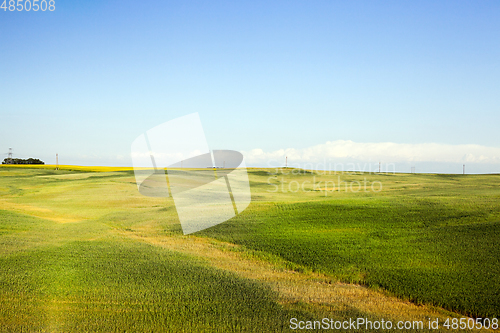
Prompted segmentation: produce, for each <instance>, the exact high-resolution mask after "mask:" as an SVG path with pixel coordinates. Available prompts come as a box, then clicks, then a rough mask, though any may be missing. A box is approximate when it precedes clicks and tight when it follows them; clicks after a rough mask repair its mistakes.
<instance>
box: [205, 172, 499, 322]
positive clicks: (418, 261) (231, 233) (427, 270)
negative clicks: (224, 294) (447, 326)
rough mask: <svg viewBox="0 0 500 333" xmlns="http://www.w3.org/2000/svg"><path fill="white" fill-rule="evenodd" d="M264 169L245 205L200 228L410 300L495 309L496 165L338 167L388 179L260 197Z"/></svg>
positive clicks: (495, 312)
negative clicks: (436, 169) (463, 168)
mask: <svg viewBox="0 0 500 333" xmlns="http://www.w3.org/2000/svg"><path fill="white" fill-rule="evenodd" d="M261 176H262V177H260V178H257V177H254V179H253V181H254V187H253V188H259V187H260V188H262V190H260V191H255V192H256V193H255V192H254V194H255V195H256V196H257V200H255V201H254V204H253V205H252V207H251V209H249V210H247V211H246V212H244V213H243V214H241V215H240V216H238V217H236V218H234V219H232V220H231V221H229V222H227V223H224V224H221V225H218V226H216V227H214V228H211V229H207V230H205V231H202V232H201V233H200V234H202V235H205V236H209V237H214V238H218V239H220V240H224V241H228V242H232V243H236V244H241V245H244V246H246V247H248V248H251V249H254V250H261V251H266V252H269V253H272V254H275V255H278V256H280V257H282V258H284V259H286V260H288V261H290V262H292V263H296V264H299V265H301V266H303V267H305V268H306V269H311V270H313V271H319V272H324V273H327V274H329V275H332V276H334V277H335V278H338V279H340V280H342V281H347V282H354V283H361V284H366V285H369V286H373V287H376V288H379V287H382V288H384V289H386V290H388V291H391V292H393V293H394V294H396V295H398V296H399V297H401V298H403V299H408V300H411V301H413V302H416V303H425V304H433V305H436V306H440V307H443V308H446V309H449V310H454V311H459V312H461V313H463V314H467V315H473V316H483V317H485V316H488V317H492V316H496V317H498V316H500V277H499V275H498V272H499V271H500V244H499V243H500V242H499V240H500V222H499V221H500V177H499V176H498V175H488V176H483V175H478V176H465V177H462V176H453V175H446V176H445V175H343V176H342V177H343V178H347V179H348V180H349V181H351V180H360V181H362V180H363V178H365V177H367V178H370V179H372V180H374V179H379V180H380V181H381V182H382V183H383V185H384V187H385V189H384V190H383V191H382V192H379V193H374V192H367V193H365V192H358V193H351V192H350V191H347V192H345V191H341V192H335V193H328V195H327V196H326V197H325V196H324V194H323V193H321V192H319V191H316V192H302V191H301V192H297V193H293V192H288V193H281V192H276V193H269V192H267V193H269V194H268V197H267V198H266V197H265V196H262V194H264V193H266V191H265V190H264V188H265V186H266V185H267V181H268V177H269V176H268V175H261ZM279 176H280V177H281V175H279ZM282 177H283V179H284V182H285V184H289V183H290V182H292V181H294V180H295V181H299V182H302V181H304V180H307V179H309V180H311V181H312V179H311V178H312V177H310V176H309V175H304V174H299V175H291V174H290V175H283V176H282ZM319 177H320V178H319V179H328V178H330V179H332V180H336V179H337V176H333V175H331V176H319ZM259 179H260V182H259ZM408 184H418V185H417V186H413V187H409V185H408ZM285 189H287V186H286V185H285ZM292 189H293V188H292ZM306 189H307V188H306ZM273 190H274V188H273ZM283 197H284V198H286V200H280V199H282V198H283Z"/></svg>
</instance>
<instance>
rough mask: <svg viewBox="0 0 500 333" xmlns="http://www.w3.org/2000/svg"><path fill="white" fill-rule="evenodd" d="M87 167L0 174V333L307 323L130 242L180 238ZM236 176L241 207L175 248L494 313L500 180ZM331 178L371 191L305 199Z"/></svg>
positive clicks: (124, 175) (259, 296)
mask: <svg viewBox="0 0 500 333" xmlns="http://www.w3.org/2000/svg"><path fill="white" fill-rule="evenodd" d="M94 171H95V170H93V169H92V168H90V167H88V168H86V169H85V170H83V169H82V170H78V169H75V170H58V171H55V170H50V168H49V167H46V168H36V169H31V168H10V167H4V166H3V167H0V299H1V300H2V304H1V305H0V331H4V332H21V331H48V332H83V331H101V332H108V331H123V332H136V331H151V332H163V331H186V332H191V331H215V332H230V331H233V332H240V331H250V332H251V331H255V332H261V331H262V330H263V327H265V330H266V331H283V330H285V331H286V327H287V323H288V320H289V319H290V318H291V317H299V318H301V319H302V320H307V319H308V318H310V319H318V318H321V317H318V315H319V314H318V313H319V312H318V311H317V308H316V310H314V309H312V308H314V306H313V305H312V304H309V303H307V304H302V303H294V304H283V302H282V301H281V300H280V297H279V295H277V294H276V293H275V292H273V291H271V290H270V288H269V287H268V286H267V285H264V284H262V283H259V282H255V281H252V280H249V279H245V278H242V277H239V276H237V275H235V274H233V273H230V272H227V271H224V270H222V269H217V268H214V267H211V266H209V265H208V264H207V262H206V261H204V260H202V259H200V257H203V253H200V256H199V257H194V256H189V255H185V254H180V253H177V252H173V251H169V250H167V249H165V248H163V247H160V246H154V245H151V244H146V243H144V242H141V241H140V239H141V238H142V237H146V236H147V237H149V236H154V237H156V238H155V239H159V240H166V241H168V239H169V237H177V238H179V237H181V229H180V225H179V222H178V219H177V216H176V213H175V207H174V204H173V201H172V199H171V198H169V199H165V198H148V197H144V196H142V195H140V194H139V193H138V191H137V187H136V185H135V182H134V181H135V179H134V176H133V171H130V170H111V171H110V172H94ZM97 171H108V170H104V169H103V170H101V169H99V170H97ZM249 174H250V181H251V186H252V204H251V205H250V206H249V207H248V208H247V209H246V210H245V211H244V212H243V213H242V214H241V215H239V216H237V217H235V218H233V219H231V220H230V221H227V222H225V223H222V224H220V225H217V226H215V227H212V228H210V229H207V230H204V231H202V232H199V233H196V234H195V235H192V236H189V237H190V238H181V239H186V240H188V239H192V238H193V237H194V238H208V239H209V240H211V239H217V240H220V241H224V242H228V243H234V244H240V245H242V246H243V247H241V248H235V249H236V250H238V251H244V254H246V255H247V256H248V257H251V258H253V259H258V260H261V261H270V262H280V265H281V264H282V262H285V263H286V264H285V266H286V267H287V268H289V269H293V270H296V271H298V272H308V271H316V272H322V273H324V274H325V276H326V278H327V279H330V280H331V281H335V280H341V281H346V282H354V283H361V284H365V285H368V286H371V287H372V288H374V289H379V290H380V289H384V290H387V291H388V292H390V293H392V294H394V295H397V296H399V297H401V298H403V299H408V300H411V301H413V302H415V303H423V304H433V305H436V306H439V307H443V308H445V309H449V310H453V311H458V312H460V313H463V314H470V315H473V316H479V317H486V316H488V317H493V316H496V317H498V316H499V315H500V301H499V300H500V292H499V291H500V277H499V276H498V272H499V271H500V245H499V239H500V223H499V221H500V176H498V175H476V176H474V175H468V176H454V175H403V174H401V175H385V174H371V175H369V174H343V175H318V174H313V173H309V172H308V173H297V172H296V174H292V173H290V172H289V174H282V173H281V172H279V170H278V171H277V170H271V169H260V170H259V169H252V170H250V171H249ZM338 177H341V180H343V181H346V182H347V184H350V182H351V181H361V182H362V181H364V180H365V178H366V181H367V184H368V186H370V184H372V183H373V182H377V181H380V182H381V183H382V185H383V189H382V191H380V192H370V191H368V192H364V191H363V190H361V191H359V192H355V193H353V192H350V191H344V190H341V191H335V192H328V193H326V196H325V192H324V191H319V190H317V189H316V190H315V189H314V185H313V183H314V182H316V183H318V182H320V181H323V182H324V181H326V180H328V181H335V182H338V179H339V178H338ZM292 181H297V182H298V183H299V184H302V183H303V182H308V183H304V190H305V191H303V190H300V191H297V192H294V191H290V190H288V189H289V187H288V185H289V184H290V183H291V182H292ZM274 185H277V186H279V188H281V186H283V188H285V189H286V190H287V191H286V192H281V190H279V191H275V192H274V190H275V189H276V187H275V186H274ZM344 185H345V183H343V185H342V186H344ZM292 189H293V187H292ZM124 234H127V235H133V236H135V238H134V239H132V238H130V237H125V236H124ZM186 244H187V243H186ZM245 249H247V250H245ZM280 260H282V262H281V261H280ZM322 306H323V305H322ZM324 307H326V308H328V307H331V306H330V305H324ZM325 313H326V314H325ZM325 313H323V314H325V315H328V316H329V317H331V318H349V317H352V318H355V317H361V316H363V317H370V318H377V314H376V313H363V312H360V311H359V310H357V309H354V308H353V309H347V310H346V309H345V308H344V309H340V310H338V309H337V310H331V311H330V310H328V311H326V312H325Z"/></svg>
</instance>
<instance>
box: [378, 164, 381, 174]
mask: <svg viewBox="0 0 500 333" xmlns="http://www.w3.org/2000/svg"><path fill="white" fill-rule="evenodd" d="M380 164H381V162H378V173H380Z"/></svg>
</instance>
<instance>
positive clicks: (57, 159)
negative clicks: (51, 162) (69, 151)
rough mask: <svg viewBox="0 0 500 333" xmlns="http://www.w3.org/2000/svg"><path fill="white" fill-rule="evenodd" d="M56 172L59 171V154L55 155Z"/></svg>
mask: <svg viewBox="0 0 500 333" xmlns="http://www.w3.org/2000/svg"><path fill="white" fill-rule="evenodd" d="M56 170H59V154H56Z"/></svg>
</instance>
